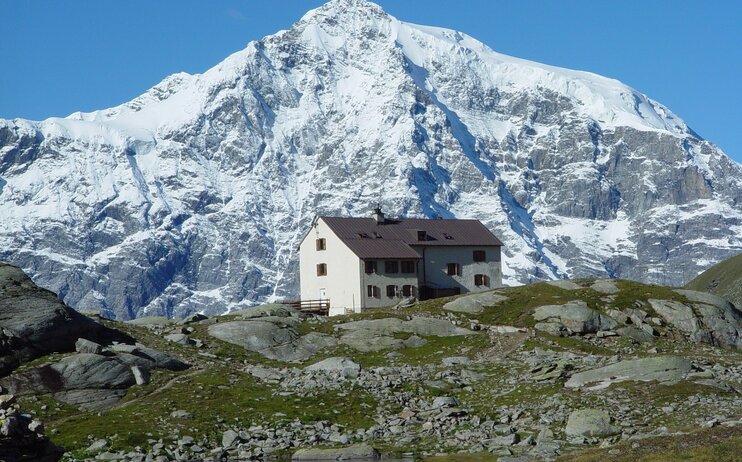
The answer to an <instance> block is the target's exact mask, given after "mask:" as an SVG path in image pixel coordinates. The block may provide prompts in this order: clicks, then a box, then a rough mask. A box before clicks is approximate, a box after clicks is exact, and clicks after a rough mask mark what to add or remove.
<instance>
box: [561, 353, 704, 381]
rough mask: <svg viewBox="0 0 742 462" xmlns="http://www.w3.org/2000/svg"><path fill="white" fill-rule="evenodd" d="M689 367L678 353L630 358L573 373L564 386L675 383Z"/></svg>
mask: <svg viewBox="0 0 742 462" xmlns="http://www.w3.org/2000/svg"><path fill="white" fill-rule="evenodd" d="M692 369H693V366H692V365H691V363H690V361H688V360H687V359H684V358H680V357H677V356H658V357H650V358H641V359H631V360H626V361H619V362H617V363H615V364H611V365H608V366H605V367H600V368H598V369H592V370H587V371H583V372H578V373H576V374H574V375H572V377H570V378H569V380H567V382H566V383H565V384H564V386H565V387H567V388H581V387H587V386H590V388H592V389H599V388H605V387H607V386H609V385H610V384H612V383H618V382H624V381H627V380H633V381H638V382H649V381H656V382H659V383H675V382H678V381H680V380H682V379H683V378H685V377H686V376H687V375H688V374H689V373H690V372H691V371H692Z"/></svg>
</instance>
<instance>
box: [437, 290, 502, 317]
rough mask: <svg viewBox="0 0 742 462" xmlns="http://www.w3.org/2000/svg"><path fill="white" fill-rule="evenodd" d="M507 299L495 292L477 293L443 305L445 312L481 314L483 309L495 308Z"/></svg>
mask: <svg viewBox="0 0 742 462" xmlns="http://www.w3.org/2000/svg"><path fill="white" fill-rule="evenodd" d="M507 299H508V298H507V297H506V296H504V295H502V294H499V293H497V292H478V293H474V294H471V295H464V296H462V297H458V298H456V299H455V300H451V301H450V302H448V303H446V304H445V305H443V309H444V310H446V311H453V312H456V313H471V314H476V313H481V312H482V311H484V307H487V306H495V305H497V304H498V303H500V302H503V301H505V300H507Z"/></svg>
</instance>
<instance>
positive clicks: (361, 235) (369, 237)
mask: <svg viewBox="0 0 742 462" xmlns="http://www.w3.org/2000/svg"><path fill="white" fill-rule="evenodd" d="M358 237H360V238H361V239H371V236H369V235H368V233H358Z"/></svg>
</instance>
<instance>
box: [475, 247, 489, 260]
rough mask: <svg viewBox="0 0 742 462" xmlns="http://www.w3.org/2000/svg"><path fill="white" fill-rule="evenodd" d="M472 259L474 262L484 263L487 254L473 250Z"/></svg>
mask: <svg viewBox="0 0 742 462" xmlns="http://www.w3.org/2000/svg"><path fill="white" fill-rule="evenodd" d="M473 257H474V261H475V262H480V261H485V260H486V259H487V254H486V253H484V250H475V251H474V255H473Z"/></svg>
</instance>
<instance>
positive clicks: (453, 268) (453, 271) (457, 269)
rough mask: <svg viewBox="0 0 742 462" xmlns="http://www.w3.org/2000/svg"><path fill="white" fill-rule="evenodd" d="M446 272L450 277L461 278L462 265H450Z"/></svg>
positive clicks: (447, 266)
mask: <svg viewBox="0 0 742 462" xmlns="http://www.w3.org/2000/svg"><path fill="white" fill-rule="evenodd" d="M446 272H447V274H448V275H449V276H461V265H459V264H458V263H448V264H447V265H446Z"/></svg>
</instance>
